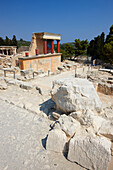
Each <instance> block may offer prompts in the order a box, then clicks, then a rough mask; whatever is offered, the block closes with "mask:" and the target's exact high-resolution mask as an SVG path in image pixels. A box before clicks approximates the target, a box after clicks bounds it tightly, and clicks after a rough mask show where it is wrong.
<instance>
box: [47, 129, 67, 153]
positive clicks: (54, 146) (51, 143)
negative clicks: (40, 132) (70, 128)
mask: <svg viewBox="0 0 113 170" xmlns="http://www.w3.org/2000/svg"><path fill="white" fill-rule="evenodd" d="M65 143H66V135H65V133H64V132H63V131H62V130H60V129H54V130H52V131H50V132H49V134H48V138H47V143H46V149H47V150H51V151H54V152H63V151H64V150H65Z"/></svg>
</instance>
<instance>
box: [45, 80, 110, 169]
mask: <svg viewBox="0 0 113 170" xmlns="http://www.w3.org/2000/svg"><path fill="white" fill-rule="evenodd" d="M51 96H52V99H53V101H54V102H55V104H56V110H55V112H53V113H52V114H53V117H55V119H57V120H56V122H55V123H53V124H52V125H51V130H50V132H49V134H48V138H47V141H46V149H47V150H51V151H54V152H60V153H61V152H62V153H64V155H65V156H66V158H67V159H68V160H70V161H71V162H76V163H78V164H79V165H81V166H82V167H84V168H87V169H91V170H106V169H107V168H108V164H109V162H110V159H111V154H113V153H112V152H111V142H112V141H113V121H112V119H111V118H110V119H109V117H108V118H105V117H103V116H102V112H103V110H102V104H101V101H100V99H99V97H98V95H97V92H96V90H95V88H94V86H93V84H92V83H91V82H89V81H88V80H87V79H79V78H76V79H75V78H70V79H62V80H57V81H54V82H53V88H52V91H51Z"/></svg>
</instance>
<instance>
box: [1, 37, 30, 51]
mask: <svg viewBox="0 0 113 170" xmlns="http://www.w3.org/2000/svg"><path fill="white" fill-rule="evenodd" d="M29 45H30V41H25V40H23V39H22V38H21V39H20V40H17V39H16V36H15V35H13V38H12V39H10V38H8V36H6V38H5V39H3V38H2V37H0V46H17V48H19V47H21V46H29Z"/></svg>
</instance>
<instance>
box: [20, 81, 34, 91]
mask: <svg viewBox="0 0 113 170" xmlns="http://www.w3.org/2000/svg"><path fill="white" fill-rule="evenodd" d="M20 88H22V89H26V90H31V89H32V88H33V86H32V85H31V84H30V83H21V84H20Z"/></svg>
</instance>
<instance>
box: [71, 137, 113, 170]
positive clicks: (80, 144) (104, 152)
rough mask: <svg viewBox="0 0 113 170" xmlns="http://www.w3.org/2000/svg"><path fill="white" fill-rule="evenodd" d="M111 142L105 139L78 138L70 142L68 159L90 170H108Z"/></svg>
mask: <svg viewBox="0 0 113 170" xmlns="http://www.w3.org/2000/svg"><path fill="white" fill-rule="evenodd" d="M110 148H111V142H110V141H109V140H107V139H106V138H105V137H88V136H87V137H86V136H77V135H75V136H74V138H72V139H71V140H70V143H69V152H68V159H69V160H70V161H72V162H77V163H78V164H80V165H81V166H83V167H85V168H87V169H90V170H107V168H108V163H109V161H110V159H111V151H110Z"/></svg>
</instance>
